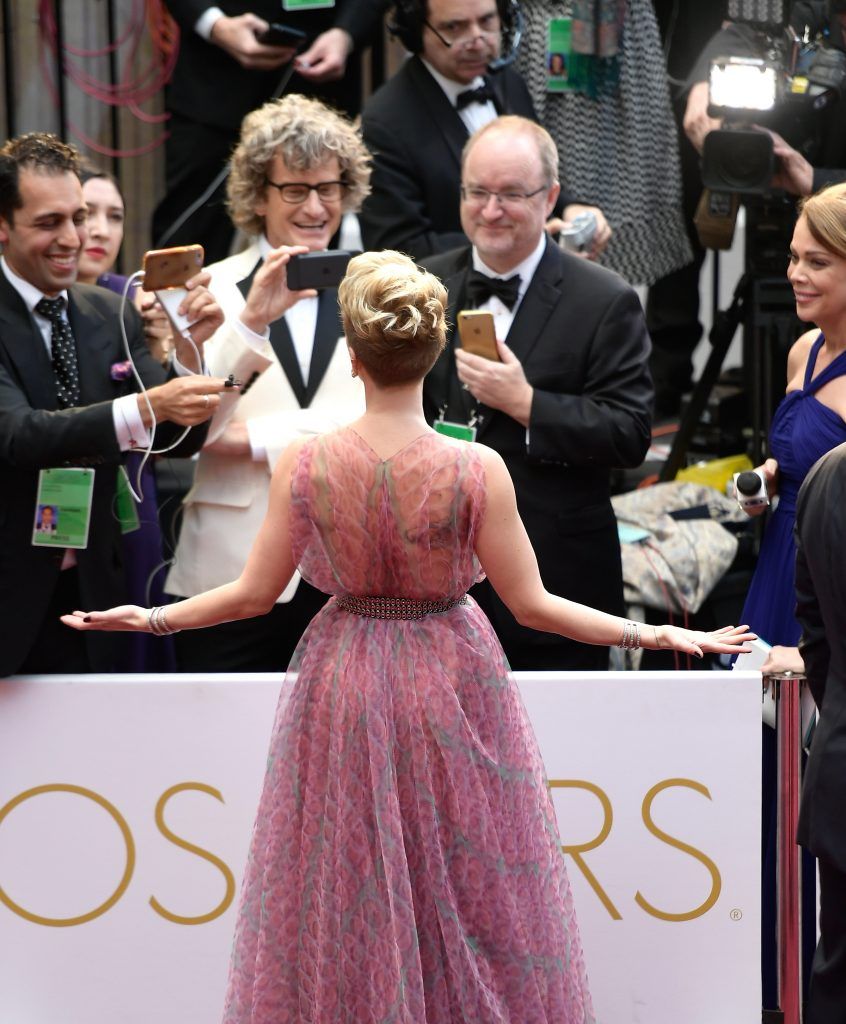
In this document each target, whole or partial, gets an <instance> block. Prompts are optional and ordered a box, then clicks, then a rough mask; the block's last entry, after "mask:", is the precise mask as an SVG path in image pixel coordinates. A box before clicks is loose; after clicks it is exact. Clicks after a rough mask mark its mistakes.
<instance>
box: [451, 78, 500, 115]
mask: <svg viewBox="0 0 846 1024" xmlns="http://www.w3.org/2000/svg"><path fill="white" fill-rule="evenodd" d="M489 100H490V102H491V103H493V105H494V106H496V96H495V95H494V91H493V89H492V88H491V84H490V82H485V84H484V85H479V86H476V88H475V89H465V90H464V92H460V93H459V94H458V95H457V96H456V97H455V106H456V108H457V109H458V110H463V109H464V108H465V107H466V106H467V105H468V104H470V103H487V102H488V101H489Z"/></svg>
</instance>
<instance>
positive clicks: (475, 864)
mask: <svg viewBox="0 0 846 1024" xmlns="http://www.w3.org/2000/svg"><path fill="white" fill-rule="evenodd" d="M339 299H340V305H341V313H342V318H343V323H344V330H345V335H346V341H347V345H348V347H349V360H350V365H351V368H352V374H353V376H354V377H356V376H357V377H359V378H360V379H361V382H362V384H363V386H364V392H365V397H366V403H367V410H366V412H365V413H364V415H363V416H361V417H360V418H359V419H357V420H356V421H354V422H353V423H352V424H350V425H349V426H346V427H342V428H341V429H339V430H335V431H333V432H331V433H327V434H322V435H319V436H316V437H311V438H307V439H302V440H300V441H297V442H295V443H294V444H293V445H291V446H290V448H289V449H288V450H287V451H286V453H285V454H284V455H283V456H282V458H281V459H280V461H279V463H278V464H277V467H276V470H275V471H274V474H273V482H272V485H271V490H270V496H269V502H268V508H267V515H266V518H265V521H264V525H263V526H262V528H261V531H260V533H259V535H258V538H257V540H256V543H255V545H254V547H253V549H252V552H251V554H250V556H249V559H248V561H247V565H246V567H245V569H244V571H243V573H242V574H241V576H240V577H239V579H238V580H236V581H235V582H234V583H228V584H225V585H224V586H222V587H217V588H216V589H214V590H211V591H207V592H206V593H204V594H199V595H197V596H195V597H192V598H189V599H188V600H185V601H179V602H177V603H176V604H173V605H169V606H168V607H167V608H152V609H144V608H138V607H133V606H131V605H127V606H124V607H122V608H113V609H111V610H110V611H106V612H88V613H86V612H82V611H78V612H74V613H73V614H72V615H66V616H63V621H64V622H65V623H66V624H67V625H69V626H72V627H74V628H76V629H81V630H86V629H109V630H120V629H131V630H140V631H142V632H143V631H146V632H154V633H157V634H163V633H168V632H172V631H175V630H177V629H192V628H196V627H200V626H205V625H208V624H209V623H212V622H220V621H223V620H228V619H239V618H246V617H248V616H250V615H255V614H260V613H262V612H264V611H266V610H267V609H268V608H269V607H271V606H272V604H273V602H274V601H275V600H276V597H277V595H278V594H279V592H280V590H281V589H282V588H283V587H284V586H285V584H286V582H287V581H288V579H290V577H291V576H292V574H293V572H294V569H295V567H296V566H297V565H299V568H300V571H301V572H302V574H303V576H304V577H305V578H306V579H309V580H311V582H312V584H313V585H314V586H315V587H317V588H319V589H320V590H322V591H323V592H324V593H326V594H330V595H332V596H331V597H330V599H329V601H328V603H327V604H326V605H325V606H324V607H323V609H322V610H321V611H320V612H318V613H317V615H316V616H315V617H314V619H313V620H312V622H311V624H310V625H309V627H308V628H307V630H306V632H305V634H304V635H303V637H302V639H301V640H300V643H299V644H298V646H297V648H296V651H295V653H294V657H293V660H292V661H291V664H290V668H289V672H288V674H287V676H286V679H285V683H284V689H283V693H282V696H281V699H280V704H279V710H278V713H277V718H276V726H275V729H274V733H273V737H272V740H271V748H270V754H269V759H268V768H267V775H266V778H265V785H264V791H263V793H262V797H261V802H260V806H259V811H258V816H257V819H256V826H255V830H254V833H253V838H252V844H251V849H250V854H249V860H248V865H247V871H246V878H245V881H244V887H243V891H242V896H241V905H240V913H239V918H238V924H237V930H236V935H235V945H234V949H233V955H232V967H231V974H230V981H229V989H228V996H227V1006H226V1013H225V1015H224V1019H225V1021H226V1022H227V1024H278V1022H280V1021H297V1022H299V1024H340V1022H342V1021H395V1022H397V1024H400V1022H402V1024H412V1022H414V1024H424V1022H429V1024H449V1022H454V1024H459V1022H465V1021H473V1022H478V1024H514V1022H516V1021H520V1022H525V1024H529V1022H531V1024H588V1022H593V1020H594V1017H593V1009H592V1005H591V998H590V993H589V991H588V985H587V977H586V972H585V965H584V959H583V955H582V948H581V941H580V938H579V931H578V926H577V923H576V915H575V910H574V907H573V900H572V895H571V892H570V886H569V882H568V880H567V874H566V871H565V867H564V859H563V856H562V853H561V842H560V839H559V836H558V830H557V828H556V824H555V816H554V811H553V808H552V803H551V800H550V795H549V791H548V788H547V785H546V779H545V778H544V771H543V764H542V762H541V758H540V753H539V751H538V748H537V743H536V741H535V738H534V736H533V734H532V730H531V726H530V725H529V722H528V720H527V718H526V714H525V711H524V709H523V705H522V702H521V700H520V696H519V692H518V690H517V687H516V684H515V682H514V680H513V678H512V677H511V675H510V673H509V670H508V664H507V662H506V660H505V656H504V654H503V651H502V647H501V646H500V644H499V642H498V640H497V638H496V635H495V634H494V632H493V629H492V628H491V625H490V622H489V621H488V620H487V618H486V617H485V615H484V613H483V612H482V611H481V609H480V608H479V607H478V605H477V604H476V602H475V601H474V600H473V599H472V598H471V597H469V596H468V595H467V589H468V588H469V587H470V586H471V585H472V583H473V582H474V581H475V580H477V579H478V578H479V577H480V573H481V572H482V571H484V572H486V573H487V574H488V576H489V578H490V581H491V583H492V584H493V585H494V587H495V588H496V590H497V592H498V593H499V595H500V596H501V597H502V599H503V600H504V601H505V602H506V604H507V605H508V606H509V608H510V609H511V610H512V612H513V613H514V614H515V616H517V618H518V619H519V620H520V621H521V622H522V623H524V624H525V625H528V626H533V627H534V628H536V629H543V630H550V631H554V632H563V633H566V634H567V635H569V636H572V637H575V638H577V639H579V640H582V641H584V642H587V643H595V644H602V645H607V644H612V643H618V644H622V645H625V646H627V647H636V646H639V645H643V646H645V647H653V648H657V647H674V648H676V649H678V650H681V651H685V652H688V653H692V654H695V655H697V656H701V654H702V652H703V651H718V652H730V651H736V650H738V645H739V644H742V643H743V641H744V640H746V639H749V638H750V634H749V633H747V632H746V630H745V628H743V627H738V628H736V629H729V628H726V629H725V630H720V631H718V632H716V633H710V634H709V633H701V632H693V631H691V630H686V629H681V628H679V627H675V626H657V627H653V626H645V625H642V624H640V623H635V622H627V621H624V620H623V619H621V618H618V617H616V616H614V615H608V614H606V613H605V612H599V611H595V610H594V609H592V608H588V607H586V606H585V605H579V604H575V603H573V602H571V601H567V600H565V599H563V598H559V597H555V596H553V595H552V594H549V593H548V592H547V591H546V590H544V588H543V584H542V583H541V579H540V574H539V572H538V568H537V561H536V559H535V556H534V552H533V551H532V548H531V546H530V544H529V541H528V538H527V536H526V532H525V529H524V527H523V524H522V522H521V520H520V517H519V515H518V512H517V503H516V500H515V497H514V487H513V485H512V483H511V478H510V476H509V475H508V471H507V469H506V468H505V464H504V463H503V461H502V459H501V458H500V456H499V455H497V453H496V452H494V451H493V450H492V449H490V448H485V447H484V446H483V445H477V444H470V443H467V442H464V441H457V440H454V439H452V438H448V437H445V436H443V435H442V434H439V433H437V432H436V431H435V430H433V429H432V428H431V427H429V426H428V425H427V423H426V420H425V417H424V415H423V402H422V395H423V377H424V376H425V374H426V373H427V372H428V370H429V369H430V368H431V367H432V365H433V364H434V362H435V360H436V359H437V357H438V355H439V353H440V352H441V350H442V349H443V347H444V342H445V337H446V323H445V315H444V306H445V303H446V291H445V289H444V287H443V285H442V284H441V282H440V281H439V280H438V279H437V278H435V277H433V276H432V275H431V274H428V273H425V272H424V271H421V270H419V269H418V268H417V267H416V266H415V265H414V264H413V263H412V261H411V260H410V259H409V258H408V257H406V256H402V255H400V254H399V253H394V252H381V253H365V254H363V255H362V256H358V257H356V258H355V259H353V260H352V261H351V263H350V265H349V271H348V273H347V276H346V278H345V279H344V281H343V282H342V284H341V287H340V294H339Z"/></svg>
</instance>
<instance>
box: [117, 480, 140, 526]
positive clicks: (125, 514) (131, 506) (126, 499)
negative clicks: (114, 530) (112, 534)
mask: <svg viewBox="0 0 846 1024" xmlns="http://www.w3.org/2000/svg"><path fill="white" fill-rule="evenodd" d="M115 513H116V514H117V517H118V522H119V523H120V532H121V533H134V532H135V530H137V529H139V528H140V526H141V520H140V519H139V518H138V506H137V505H136V504H135V499H134V498H133V497H132V491H130V489H129V477H128V476H127V475H126V468H125V467H124V466H121V467H120V469H119V470H118V478H117V492H116V493H115Z"/></svg>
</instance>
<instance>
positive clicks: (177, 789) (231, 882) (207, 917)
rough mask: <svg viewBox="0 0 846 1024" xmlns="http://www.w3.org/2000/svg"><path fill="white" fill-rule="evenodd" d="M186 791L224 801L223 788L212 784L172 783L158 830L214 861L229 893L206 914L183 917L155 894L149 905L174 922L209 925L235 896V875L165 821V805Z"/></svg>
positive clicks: (161, 802) (158, 811) (161, 804)
mask: <svg viewBox="0 0 846 1024" xmlns="http://www.w3.org/2000/svg"><path fill="white" fill-rule="evenodd" d="M186 790H197V791H198V792H200V793H208V794H209V796H213V797H214V798H215V800H219V801H220V802H221V803H223V802H224V800H223V796H222V795H221V793H220V791H219V790H217V789H213V788H212V787H211V786H207V785H205V784H204V783H202V782H180V783H179V784H178V785H176V786H171V787H170V789H167V790H165V792H164V793H162V795H161V796H160V797H159V802H158V803H157V804H156V825H157V826H158V829H159V832H161V834H162V835H163V836H164V837H165V839H167V840H169V841H170V842H171V843H173V844H174V845H175V846H178V847H179V848H180V849H182V850H187V851H188V853H193V854H196V855H197V856H198V857H201V858H202V859H203V860H207V861H208V862H209V863H210V864H214V866H215V867H216V868H217V869H218V871H220V873H221V874H222V875H223V877H224V879H225V880H226V893H225V895H224V897H223V899H222V900H221V901H220V903H219V904H218V905H217V906H216V907H215V908H214V909H213V910H210V911H209V912H208V913H207V914H201V915H200V916H199V917H182V916H180V915H179V914H174V913H171V911H169V910H166V909H165V908H164V907H163V906H162V905H161V903H159V901H158V900H157V899H156V897H155V896H151V897H150V906H151V907H152V908H153V910H155V912H156V913H157V914H160V915H161V916H162V917H164V918H166V919H167V920H168V921H173V922H174V924H206V923H207V922H208V921H213V920H214V919H215V918H216V917H220V915H221V914H224V913H226V911H227V909H228V908H229V905H230V904H231V903H232V900H233V899H234V898H235V878H234V877H233V875H232V872H231V871H230V870H229V868H228V867H227V866H226V864H224V863H223V861H222V860H221V859H220V858H219V857H215V855H214V854H213V853H209V852H208V850H203V849H201V848H200V847H199V846H195V845H194V844H193V843H189V842H187V841H186V840H185V839H181V838H180V837H179V836H177V835H175V834H174V833H173V832H171V830H170V829H169V828H168V827H167V825H166V824H165V820H164V809H165V804H166V803H167V802H168V800H170V798H171V797H172V796H175V795H176V794H177V793H182V792H185V791H186Z"/></svg>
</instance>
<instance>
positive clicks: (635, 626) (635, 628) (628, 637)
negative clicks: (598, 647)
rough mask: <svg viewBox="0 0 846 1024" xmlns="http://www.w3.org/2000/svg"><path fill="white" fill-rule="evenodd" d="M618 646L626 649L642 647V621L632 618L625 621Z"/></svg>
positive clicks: (632, 649) (633, 649)
mask: <svg viewBox="0 0 846 1024" xmlns="http://www.w3.org/2000/svg"><path fill="white" fill-rule="evenodd" d="M617 646H618V647H621V648H622V649H623V650H624V651H636V650H637V649H638V648H639V647H640V623H639V622H632V621H631V620H630V619H629V620H627V621H626V622H624V623H623V635H622V637H621V638H620V641H619V643H618V644H617Z"/></svg>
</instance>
